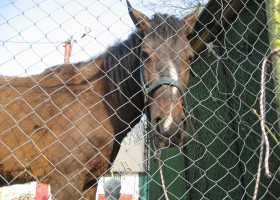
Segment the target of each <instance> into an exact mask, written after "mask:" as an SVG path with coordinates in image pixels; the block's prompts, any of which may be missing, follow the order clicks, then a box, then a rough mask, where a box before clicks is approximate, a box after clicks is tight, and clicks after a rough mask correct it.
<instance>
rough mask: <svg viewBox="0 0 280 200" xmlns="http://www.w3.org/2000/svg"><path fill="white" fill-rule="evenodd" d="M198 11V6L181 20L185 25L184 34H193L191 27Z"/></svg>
mask: <svg viewBox="0 0 280 200" xmlns="http://www.w3.org/2000/svg"><path fill="white" fill-rule="evenodd" d="M199 10H200V4H198V5H197V8H196V9H195V11H194V12H193V13H191V14H189V15H187V16H185V17H184V18H183V20H184V21H185V23H186V33H187V34H190V33H192V32H193V27H194V25H195V24H196V22H197V19H198V15H199Z"/></svg>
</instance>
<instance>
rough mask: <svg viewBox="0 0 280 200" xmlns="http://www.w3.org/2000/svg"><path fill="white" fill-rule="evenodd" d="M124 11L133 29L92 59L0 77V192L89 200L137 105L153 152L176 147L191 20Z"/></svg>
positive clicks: (182, 131) (182, 129) (180, 137)
mask: <svg viewBox="0 0 280 200" xmlns="http://www.w3.org/2000/svg"><path fill="white" fill-rule="evenodd" d="M128 7H129V14H130V16H131V18H132V20H133V22H134V23H135V25H136V27H137V30H136V31H135V32H134V33H132V34H131V35H130V36H129V38H128V39H127V40H126V41H123V42H120V43H118V44H116V45H114V46H112V47H111V48H109V49H108V50H107V51H106V52H105V53H103V54H102V55H100V56H99V57H97V58H96V59H95V60H93V61H89V62H81V63H77V64H65V65H62V66H57V67H52V68H49V69H47V70H46V71H44V72H43V73H41V74H39V75H34V76H30V77H25V78H19V77H4V76H1V77H0V149H1V151H0V185H1V186H4V185H11V184H15V183H25V182H30V181H39V182H45V183H48V184H50V185H51V190H52V194H53V195H54V197H55V198H56V199H80V198H82V197H84V198H87V199H95V192H96V183H97V180H98V178H99V177H100V176H102V175H103V174H104V173H106V172H107V171H108V169H109V168H110V166H111V163H112V162H113V161H114V159H115V157H116V155H117V153H118V150H119V147H120V143H121V141H122V139H123V138H124V137H125V136H126V134H127V133H128V132H129V131H130V130H131V129H132V128H133V126H134V125H135V124H136V123H138V122H139V119H140V117H141V116H142V114H143V110H144V107H145V105H144V103H146V105H147V106H146V108H147V109H146V110H147V113H148V115H149V116H150V122H151V130H152V136H153V137H154V141H155V145H156V146H157V147H160V148H167V147H171V146H177V145H181V144H182V143H183V141H184V138H185V136H186V134H187V133H186V130H187V127H186V126H187V124H186V121H185V109H184V106H185V104H186V100H185V98H183V96H184V93H185V92H186V91H187V86H188V81H189V74H190V70H189V64H190V62H191V60H192V58H193V57H194V53H193V51H192V48H191V47H190V45H189V42H188V40H187V34H188V33H190V32H191V31H192V27H193V25H194V24H195V22H196V16H195V15H194V14H191V15H189V16H187V17H185V18H183V19H181V20H180V19H177V18H176V17H174V16H168V15H161V14H155V15H154V16H153V17H152V18H151V19H149V18H148V17H146V16H145V15H144V14H142V13H141V12H139V11H137V10H135V9H134V8H132V7H131V6H130V4H129V3H128ZM143 88H144V89H143Z"/></svg>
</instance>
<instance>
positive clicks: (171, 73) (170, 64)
mask: <svg viewBox="0 0 280 200" xmlns="http://www.w3.org/2000/svg"><path fill="white" fill-rule="evenodd" d="M168 70H169V77H170V78H172V79H174V80H176V81H178V80H179V75H178V72H177V70H176V66H175V65H174V64H173V62H172V61H171V60H169V62H168Z"/></svg>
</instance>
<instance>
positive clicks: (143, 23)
mask: <svg viewBox="0 0 280 200" xmlns="http://www.w3.org/2000/svg"><path fill="white" fill-rule="evenodd" d="M126 3H127V7H128V13H129V15H130V17H131V19H132V21H133V23H134V24H135V26H136V28H137V29H138V31H140V32H145V31H146V30H147V29H148V28H149V21H150V20H149V18H148V17H147V16H146V15H144V14H143V13H141V12H140V11H138V10H136V9H134V8H132V6H131V4H130V3H129V1H128V0H126Z"/></svg>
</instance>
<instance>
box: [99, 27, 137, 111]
mask: <svg viewBox="0 0 280 200" xmlns="http://www.w3.org/2000/svg"><path fill="white" fill-rule="evenodd" d="M141 43H142V37H141V34H139V33H137V32H133V33H132V34H131V35H130V36H129V37H128V38H127V39H126V40H125V41H120V42H117V43H116V44H115V45H114V46H111V47H109V48H108V50H107V52H106V53H105V57H104V62H103V66H102V68H101V69H102V70H103V72H104V73H105V75H106V76H107V78H108V79H109V81H108V82H107V83H106V88H107V91H108V94H109V95H113V96H114V97H113V99H114V100H116V99H118V105H119V106H121V104H123V103H126V102H127V101H130V99H131V98H132V97H133V96H134V95H135V94H136V93H137V92H139V91H141V85H140V71H139V67H140V57H139V54H140V49H141ZM118 90H120V91H121V92H118ZM105 97H106V96H105ZM110 98H112V96H111V97H110ZM115 103H117V102H115ZM119 106H117V107H119Z"/></svg>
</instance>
